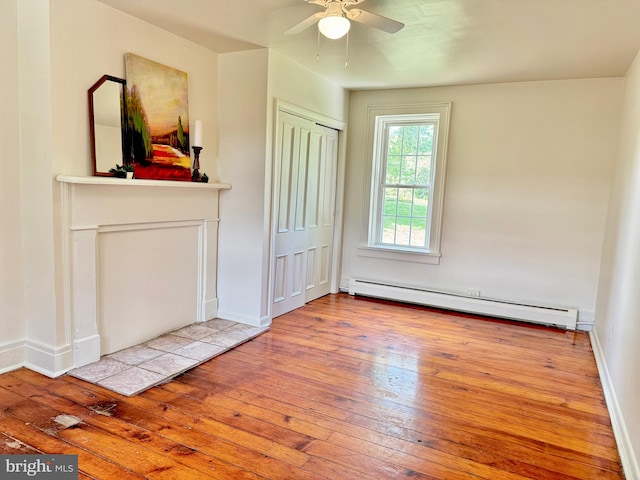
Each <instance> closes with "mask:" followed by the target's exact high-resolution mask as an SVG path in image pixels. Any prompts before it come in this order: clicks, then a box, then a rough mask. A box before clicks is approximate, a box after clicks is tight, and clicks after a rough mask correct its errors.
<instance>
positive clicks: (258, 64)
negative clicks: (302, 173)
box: [218, 49, 347, 325]
mask: <svg viewBox="0 0 640 480" xmlns="http://www.w3.org/2000/svg"><path fill="white" fill-rule="evenodd" d="M219 92H220V108H219V125H220V153H219V157H220V162H219V171H220V180H221V181H223V182H227V183H231V185H232V189H231V191H229V192H222V194H221V197H220V215H221V222H220V244H219V249H220V250H219V251H220V258H219V265H218V294H219V295H218V296H219V301H220V309H219V316H221V317H223V318H229V319H232V320H238V321H243V322H247V323H251V324H255V325H258V324H262V325H265V324H268V323H269V322H270V321H271V318H270V315H271V313H270V311H271V306H270V301H269V262H270V256H271V250H270V248H271V245H270V236H271V231H270V228H271V227H270V220H271V219H270V206H271V166H272V149H273V124H274V115H275V113H274V105H275V100H276V99H280V100H285V101H287V102H289V103H292V104H295V105H297V106H300V107H303V108H305V109H307V110H310V111H313V112H316V113H319V114H321V115H324V116H327V117H330V118H334V119H336V120H341V121H344V120H345V118H346V108H347V101H346V92H345V91H344V89H342V88H341V87H338V86H337V85H334V84H333V83H331V82H329V81H327V80H326V79H324V78H322V77H319V76H318V75H315V74H313V73H312V72H310V71H309V70H306V69H304V68H302V67H300V66H299V65H296V64H295V63H292V62H291V61H289V60H287V59H285V58H284V57H282V56H281V55H279V54H277V53H275V52H272V51H268V50H266V49H265V50H252V51H245V52H235V53H225V54H222V55H220V87H219Z"/></svg>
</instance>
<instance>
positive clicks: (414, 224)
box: [411, 218, 427, 247]
mask: <svg viewBox="0 0 640 480" xmlns="http://www.w3.org/2000/svg"><path fill="white" fill-rule="evenodd" d="M426 239H427V219H426V218H414V219H412V220H411V246H412V247H424V246H426Z"/></svg>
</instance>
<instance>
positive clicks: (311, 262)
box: [305, 125, 338, 302]
mask: <svg viewBox="0 0 640 480" xmlns="http://www.w3.org/2000/svg"><path fill="white" fill-rule="evenodd" d="M310 151H311V155H310V156H309V167H308V178H307V219H308V224H307V231H308V241H307V283H306V295H305V301H307V302H310V301H311V300H315V299H316V298H320V297H322V296H324V295H327V294H328V293H329V291H330V288H331V282H330V278H331V257H332V251H333V230H334V222H333V220H334V211H335V198H336V166H337V159H338V132H337V131H336V130H333V129H331V128H327V127H323V126H320V125H315V129H314V131H313V132H312V134H311V148H310Z"/></svg>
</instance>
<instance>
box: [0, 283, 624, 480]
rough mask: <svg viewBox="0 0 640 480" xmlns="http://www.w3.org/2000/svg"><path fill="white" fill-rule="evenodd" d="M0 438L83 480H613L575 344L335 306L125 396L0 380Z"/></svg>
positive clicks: (405, 312)
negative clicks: (69, 464) (58, 462)
mask: <svg viewBox="0 0 640 480" xmlns="http://www.w3.org/2000/svg"><path fill="white" fill-rule="evenodd" d="M60 415H66V417H59V416H60ZM60 422H62V423H60ZM75 422H77V423H76V424H75V425H71V426H65V425H69V424H73V423H75ZM63 424H64V425H63ZM0 439H1V440H2V441H1V442H0V453H38V452H46V453H73V454H78V455H79V466H80V470H81V475H80V478H83V479H84V478H95V479H129V478H131V479H140V478H152V479H171V480H175V479H179V480H183V479H205V478H216V479H224V480H226V479H263V478H266V479H292V480H294V479H295V480H326V479H332V480H343V479H344V480H346V479H349V480H352V479H368V480H371V479H400V478H411V479H453V480H456V479H478V478H480V479H488V480H516V479H535V480H546V479H554V480H555V479H559V480H568V479H599V480H601V479H602V480H607V479H621V478H623V475H622V473H621V466H620V460H619V457H618V453H617V449H616V443H615V440H614V437H613V434H612V431H611V425H610V421H609V416H608V413H607V409H606V407H605V402H604V398H603V393H602V388H601V385H600V381H599V378H598V374H597V371H596V365H595V361H594V358H593V354H592V351H591V346H590V344H589V337H588V336H587V335H586V334H585V333H581V332H576V333H573V332H565V331H560V330H554V329H549V328H543V327H536V326H526V325H523V324H517V323H510V322H504V321H497V320H489V319H481V318H478V317H473V316H470V315H462V314H451V313H445V312H442V311H437V310H429V309H425V308H418V307H410V306H399V305H392V304H389V303H385V302H379V301H372V300H366V299H361V298H353V297H349V296H348V295H344V294H341V295H331V296H327V297H324V298H321V299H319V300H316V301H314V302H312V303H310V304H308V305H306V306H305V307H304V308H301V309H299V310H297V311H295V312H291V313H289V314H286V315H284V316H281V317H279V318H276V319H275V320H274V322H273V325H272V327H271V330H270V331H269V332H267V333H265V334H263V335H261V336H260V337H258V338H256V339H254V340H252V341H251V342H249V343H246V344H244V345H241V346H239V347H237V348H235V349H234V350H232V351H230V352H227V353H225V354H224V355H222V356H220V357H216V358H215V359H213V360H211V361H209V362H207V363H205V364H203V365H201V366H199V367H197V368H195V369H193V370H191V371H189V372H187V373H186V374H183V375H182V376H180V377H179V378H177V379H176V380H174V381H172V382H170V383H167V384H165V385H162V386H159V387H155V388H153V389H151V390H147V391H146V392H144V393H142V394H141V395H138V396H135V397H131V398H127V397H123V396H120V395H117V394H114V393H112V392H109V391H108V390H105V389H103V388H100V387H98V386H95V385H92V384H89V383H85V382H83V381H81V380H78V379H76V378H73V377H69V376H65V377H62V378H58V379H49V378H47V377H44V376H42V375H39V374H37V373H34V372H31V371H29V370H26V369H21V370H17V371H14V372H10V373H7V374H4V375H1V376H0Z"/></svg>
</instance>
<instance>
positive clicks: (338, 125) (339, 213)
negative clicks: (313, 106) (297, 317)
mask: <svg viewBox="0 0 640 480" xmlns="http://www.w3.org/2000/svg"><path fill="white" fill-rule="evenodd" d="M273 111H274V114H273V119H274V121H273V124H272V129H271V130H272V131H271V138H272V146H271V166H270V170H271V172H272V175H271V200H270V202H269V211H270V215H269V223H270V233H269V270H268V271H269V275H268V278H269V288H268V301H267V308H268V317H269V319H272V318H273V317H272V306H273V300H272V297H273V288H274V285H273V278H274V277H273V275H274V271H273V269H274V266H275V264H274V255H275V238H276V228H277V226H276V224H275V222H276V215H275V210H274V208H275V201H276V178H275V176H274V175H273V173H274V172H275V162H276V161H277V155H276V153H277V148H278V145H277V142H278V134H279V127H278V125H279V124H280V113H281V112H284V113H288V114H291V115H295V116H297V117H301V118H304V119H306V120H309V121H311V122H314V123H317V124H319V125H322V126H324V127H328V128H332V129H334V130H337V131H338V158H337V165H336V185H335V195H336V198H335V204H334V205H335V207H334V208H335V210H334V218H333V223H334V228H333V245H332V248H333V252H332V258H331V278H330V283H331V287H330V291H331V293H338V291H339V288H340V273H341V272H340V259H341V257H342V242H341V238H342V230H343V227H342V222H343V217H344V185H345V172H346V151H347V149H346V143H347V142H346V135H347V124H346V123H345V122H343V121H341V120H337V119H335V118H332V117H329V116H326V115H323V114H321V113H318V112H315V111H313V110H310V109H308V108H305V107H301V106H300V105H296V104H293V103H290V102H287V101H286V100H282V99H280V98H275V99H274V109H273Z"/></svg>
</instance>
